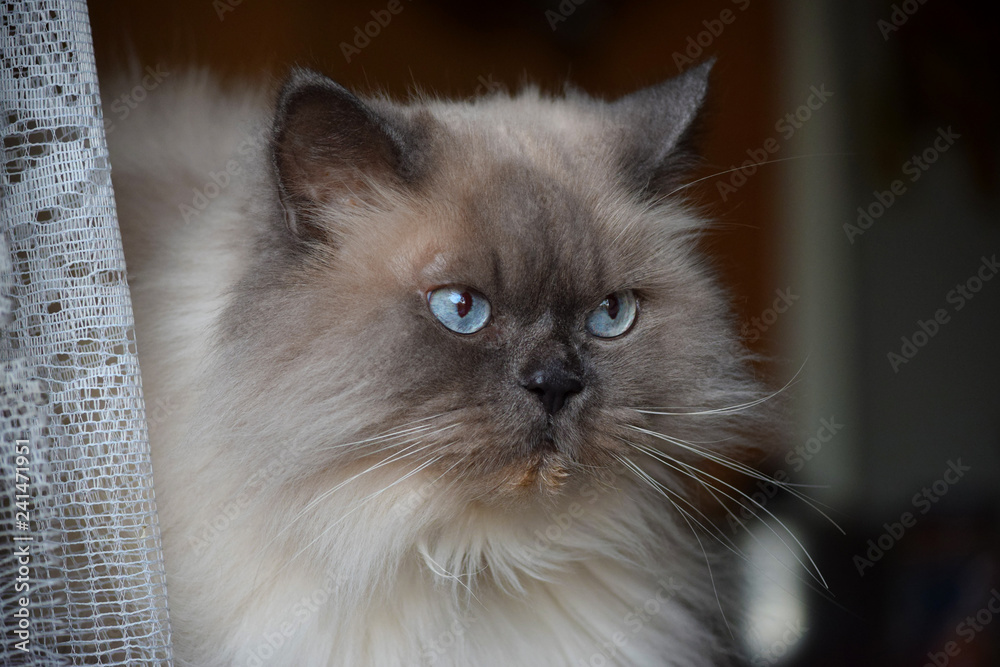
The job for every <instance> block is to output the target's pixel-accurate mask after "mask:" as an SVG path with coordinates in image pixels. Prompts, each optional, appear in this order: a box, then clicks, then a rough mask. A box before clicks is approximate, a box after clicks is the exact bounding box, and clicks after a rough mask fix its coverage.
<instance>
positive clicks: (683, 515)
mask: <svg viewBox="0 0 1000 667" xmlns="http://www.w3.org/2000/svg"><path fill="white" fill-rule="evenodd" d="M614 456H615V458H617V459H618V460H619V461H621V463H622V465H625V466H628V465H629V463H631V461H627V459H625V458H624V457H620V456H619V455H618V454H615V455H614ZM632 465H633V466H634V465H635V464H634V463H633V464H632ZM634 469H635V470H637V471H639V472H642V471H641V470H639V468H638V466H636V467H635V468H634ZM642 474H643V475H645V476H646V477H647V479H651V478H649V476H648V475H646V474H645V473H644V472H642ZM661 486H662V485H661ZM653 488H654V489H655V488H657V487H656V486H654V487H653ZM657 490H659V489H657ZM663 497H664V498H666V499H667V501H668V502H669V503H670V504H671V505H673V506H674V508H675V509H677V510H679V511H680V516H681V518H682V519H684V523H686V524H687V525H688V528H690V529H691V534H692V535H694V539H695V540H697V541H698V546H699V547H700V548H701V553H702V555H703V556H704V557H705V567H707V568H708V578H709V581H711V582H712V591H713V592H714V593H715V602H716V604H718V605H719V613H720V614H722V621H723V622H724V623H725V624H726V629H727V630H729V634H730V636H732V638H733V639H734V640H735V639H736V636H735V635H734V634H733V629H732V627H730V625H729V619H727V618H726V611H725V610H724V609H723V608H722V599H721V598H720V597H719V589H718V587H717V586H716V585H715V575H714V574H713V572H712V563H711V561H710V560H709V558H708V551H706V550H705V545H704V544H702V541H701V538H700V537H699V536H698V531H696V530H695V529H694V526H692V525H691V521H690V520H689V519H688V517H687V516H686V514H687V513H686V512H684V511H683V510H681V508H680V507H678V506H677V504H676V503H675V502H674V501H673V500H671V499H670V497H669V496H667V495H666V494H663ZM720 543H722V542H720ZM722 544H725V543H722Z"/></svg>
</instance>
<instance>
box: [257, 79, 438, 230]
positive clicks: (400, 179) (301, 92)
mask: <svg viewBox="0 0 1000 667" xmlns="http://www.w3.org/2000/svg"><path fill="white" fill-rule="evenodd" d="M415 134H416V133H415V132H414V131H412V130H411V128H408V127H406V123H405V122H404V120H403V119H402V118H393V119H390V118H388V117H386V115H385V114H382V113H379V112H377V111H376V110H375V109H374V108H372V106H371V105H369V104H366V103H365V102H363V101H361V100H360V99H358V98H357V97H355V96H354V95H353V94H351V93H350V92H349V91H348V90H347V89H346V88H344V87H343V86H341V85H340V84H338V83H336V82H334V81H332V80H331V79H328V78H327V77H325V76H322V75H321V74H318V73H316V72H313V71H311V70H307V69H296V70H294V71H293V72H292V73H291V75H290V76H289V77H288V80H287V81H286V82H285V85H284V86H283V87H282V89H281V93H280V95H279V97H278V104H277V111H276V113H275V118H274V129H273V134H272V136H273V139H272V141H273V144H272V148H273V160H274V166H275V171H276V173H277V179H278V190H279V195H280V198H281V203H282V206H283V207H284V209H285V220H286V223H287V226H288V229H289V230H290V231H291V233H292V234H293V235H294V236H295V237H296V238H297V239H299V240H303V241H326V240H329V236H330V235H329V233H328V232H329V230H327V229H326V227H327V226H328V223H326V224H324V218H325V217H326V218H328V217H329V211H330V208H331V207H338V206H352V205H357V204H358V203H360V202H363V201H365V200H366V199H368V198H370V197H371V196H372V194H373V190H374V188H376V187H379V186H390V187H391V186H393V185H399V184H402V183H406V182H408V181H412V180H413V179H414V178H415V174H416V171H417V169H416V167H417V163H418V162H419V160H418V159H417V157H418V151H417V150H416V149H415V148H414V146H413V143H414V141H415V139H416V137H415Z"/></svg>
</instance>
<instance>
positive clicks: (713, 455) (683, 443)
mask: <svg viewBox="0 0 1000 667" xmlns="http://www.w3.org/2000/svg"><path fill="white" fill-rule="evenodd" d="M626 426H628V428H631V429H633V430H635V431H639V432H640V433H645V434H647V435H651V436H653V437H654V438H658V439H660V440H663V441H664V442H669V443H671V444H673V445H677V446H678V447H680V448H682V449H686V450H688V451H691V452H694V453H696V454H698V455H700V456H703V457H704V458H706V459H709V460H710V461H714V462H716V463H718V464H719V465H721V466H723V467H725V468H729V469H730V470H733V471H735V472H740V473H743V474H744V475H747V476H748V477H752V478H754V479H758V480H760V481H762V482H765V483H768V484H774V485H775V486H776V487H778V488H780V489H783V490H784V491H786V492H787V493H790V494H791V495H793V496H795V497H796V498H798V499H799V500H801V501H802V502H804V503H805V504H806V505H808V506H809V507H810V508H811V509H812V510H814V511H815V512H817V513H818V514H819V515H820V516H822V517H823V518H824V519H826V520H827V521H829V522H830V523H831V524H833V526H834V527H835V528H836V529H837V530H839V531H840V534H841V535H846V534H847V533H846V532H845V531H844V529H843V528H841V527H840V524H838V523H837V522H836V521H834V520H833V518H831V517H830V516H829V515H828V514H827V513H826V512H824V511H823V510H822V509H820V507H819V504H818V503H817V502H816V501H815V500H813V499H812V498H810V497H809V496H807V495H806V494H804V493H802V492H801V491H798V490H796V489H795V488H794V487H796V486H801V485H798V484H793V483H791V482H780V481H778V480H776V479H774V478H772V477H768V476H767V475H765V474H763V473H762V472H760V471H758V470H754V469H753V468H751V467H750V466H748V465H746V464H744V463H740V462H739V461H736V460H735V459H732V458H729V457H728V456H725V455H724V454H720V453H718V452H712V451H710V450H707V449H703V448H701V447H698V446H697V445H694V444H693V443H691V442H688V441H687V440H681V439H680V438H674V437H672V436H669V435H666V434H664V433H658V432H656V431H652V430H649V429H644V428H642V427H640V426H634V425H631V424H626Z"/></svg>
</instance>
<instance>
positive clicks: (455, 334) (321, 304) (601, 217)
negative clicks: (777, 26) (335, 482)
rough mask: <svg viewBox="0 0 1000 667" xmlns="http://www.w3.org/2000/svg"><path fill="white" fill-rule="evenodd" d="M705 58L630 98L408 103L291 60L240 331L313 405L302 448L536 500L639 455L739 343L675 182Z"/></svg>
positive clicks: (325, 458)
mask: <svg viewBox="0 0 1000 667" xmlns="http://www.w3.org/2000/svg"><path fill="white" fill-rule="evenodd" d="M707 73H708V69H707V67H703V68H699V69H698V70H694V71H692V72H689V73H688V74H686V75H683V76H682V77H680V78H678V79H675V80H673V81H670V82H667V84H662V85H661V86H659V87H656V88H653V89H647V90H645V91H640V92H639V93H636V94H634V95H632V96H629V97H626V98H623V99H622V100H619V101H618V102H614V103H604V102H598V101H594V100H590V99H588V98H584V97H582V96H577V97H576V98H574V99H572V100H547V99H542V98H540V97H539V96H538V95H537V94H534V93H530V92H528V93H523V94H522V95H520V96H518V97H514V98H510V97H506V96H501V97H496V98H493V99H490V100H483V101H479V102H476V103H469V104H465V105H455V104H445V103H438V102H433V101H431V102H422V103H418V104H414V105H411V106H397V105H395V104H392V103H389V102H387V101H384V100H371V101H368V102H362V101H361V100H359V99H358V98H356V97H354V96H353V95H351V94H350V93H348V92H347V91H346V90H344V89H342V88H340V87H339V86H337V85H336V84H334V83H333V82H331V81H329V80H327V79H324V78H322V77H319V76H318V75H315V74H312V73H308V72H298V73H296V74H295V75H293V77H292V79H291V80H290V81H289V82H288V83H287V84H286V86H285V88H284V90H283V92H282V94H281V97H280V100H279V104H278V111H277V115H276V119H275V126H274V140H273V155H274V169H273V178H274V184H275V185H276V190H277V193H278V200H279V201H280V204H281V206H280V212H279V213H276V214H275V216H274V217H275V224H273V225H271V226H270V227H269V228H268V231H267V232H266V233H265V234H264V235H263V237H262V239H261V242H260V248H261V250H260V257H259V261H258V263H257V266H256V267H255V269H254V270H253V271H251V273H250V275H248V276H247V278H246V279H245V280H244V281H243V283H242V284H241V286H240V287H239V288H238V289H237V296H236V298H235V300H234V302H233V306H232V307H231V308H230V309H229V312H228V313H227V316H226V321H227V323H228V324H227V329H226V335H225V340H227V341H229V344H230V345H232V346H235V347H234V349H239V350H240V351H241V352H240V353H241V358H242V359H243V363H249V365H248V367H247V372H248V373H250V374H257V375H259V376H260V377H261V378H262V381H263V378H267V381H266V383H269V384H270V386H271V389H272V391H273V392H274V393H275V394H276V395H277V396H279V397H280V398H278V399H277V400H278V401H279V403H281V402H282V401H284V402H285V404H286V405H288V409H289V410H294V411H295V412H296V414H297V415H299V416H306V418H305V419H304V420H301V423H304V424H307V425H306V426H305V427H303V428H302V429H300V430H299V432H298V433H297V434H296V435H295V439H296V441H297V445H296V449H295V451H296V456H298V457H299V458H300V460H301V461H302V462H303V465H306V464H308V466H309V467H310V468H311V469H312V470H313V471H320V473H319V474H322V471H323V470H325V469H328V468H334V467H337V466H344V465H346V464H348V463H350V464H357V465H364V466H365V467H368V466H370V465H371V464H373V463H374V464H378V463H379V462H380V461H383V462H385V465H387V466H395V467H398V468H399V469H400V470H401V471H403V472H407V471H413V470H415V469H417V468H419V467H420V466H422V465H426V466H428V467H429V468H430V469H431V470H436V471H441V473H442V474H446V475H450V476H452V477H453V478H454V479H455V480H456V481H457V485H458V486H459V487H460V488H462V489H465V490H466V491H467V492H468V493H470V494H472V495H474V496H475V497H477V498H498V499H501V500H509V499H512V498H522V497H533V496H535V495H537V494H539V493H541V494H548V493H557V492H559V491H560V490H561V489H562V488H563V487H564V486H565V485H571V484H573V483H574V480H577V479H579V478H581V477H586V476H591V475H595V474H597V475H600V474H601V471H606V470H608V469H610V467H611V466H612V465H613V464H614V463H615V461H616V456H615V455H616V454H618V455H627V453H628V445H627V444H626V442H627V441H629V440H632V441H635V440H636V439H642V438H643V436H642V435H641V434H640V433H638V432H637V431H635V430H634V428H629V427H630V426H631V427H635V426H648V425H649V424H648V419H649V417H647V416H644V415H642V414H641V413H639V412H637V411H636V410H635V409H636V408H648V407H654V406H665V405H701V404H703V403H704V402H705V400H706V395H707V393H708V392H710V391H711V389H710V387H709V386H708V385H710V384H711V383H710V381H709V380H708V378H718V377H724V376H726V375H727V374H729V373H730V371H731V369H730V368H729V366H730V365H735V364H736V360H735V359H734V358H732V356H731V355H730V354H729V352H728V351H727V350H729V347H728V344H727V341H728V340H729V337H728V335H727V327H728V323H727V321H726V319H725V318H726V308H725V302H724V300H723V299H722V297H721V295H720V293H719V291H718V290H717V289H716V287H715V286H714V283H713V282H712V280H711V279H710V278H709V277H708V276H707V274H706V272H705V270H704V268H703V267H702V266H701V264H700V263H699V260H698V259H697V254H696V253H694V252H693V248H692V243H693V238H694V236H695V235H696V234H697V232H698V230H699V229H700V227H701V226H700V223H699V221H698V220H697V219H696V218H695V217H694V216H693V215H692V214H691V213H690V212H689V211H687V210H686V209H684V208H683V207H682V206H680V205H678V204H677V203H674V202H671V200H670V199H669V198H665V195H668V194H669V193H670V190H671V189H672V188H673V187H674V186H675V185H676V170H677V168H678V165H679V164H682V163H683V161H684V152H683V150H682V147H683V145H684V142H685V140H686V137H687V135H688V133H689V131H690V129H691V124H692V122H693V119H694V117H695V113H696V112H697V110H698V108H699V107H700V105H701V101H702V97H703V95H704V90H705V81H706V77H707ZM248 359H249V360H252V362H247V360H248ZM289 378H294V381H292V380H290V379H289ZM251 384H252V383H251ZM240 391H245V389H240ZM262 391H263V392H264V393H265V394H266V393H267V390H262ZM359 441H361V442H362V444H361V445H353V444H350V443H353V442H359ZM393 457H397V458H393Z"/></svg>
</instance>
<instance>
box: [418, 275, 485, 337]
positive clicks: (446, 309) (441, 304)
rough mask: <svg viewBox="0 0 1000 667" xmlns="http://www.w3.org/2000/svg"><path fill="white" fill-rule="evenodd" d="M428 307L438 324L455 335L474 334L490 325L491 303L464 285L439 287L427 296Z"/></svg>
mask: <svg viewBox="0 0 1000 667" xmlns="http://www.w3.org/2000/svg"><path fill="white" fill-rule="evenodd" d="M427 305H429V306H430V308H431V313H433V314H434V317H436V318H437V320H438V322H440V323H441V324H443V325H445V326H446V327H448V328H449V329H451V330H452V331H454V332H455V333H459V334H466V335H467V334H474V333H476V332H477V331H479V330H480V329H482V328H483V327H485V326H486V325H487V324H489V323H490V302H489V301H487V300H486V297H485V296H483V295H482V294H480V293H479V292H477V291H475V290H473V289H469V288H468V287H464V286H462V285H448V286H447V287H439V288H438V289H436V290H433V291H431V292H429V293H428V294H427Z"/></svg>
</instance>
